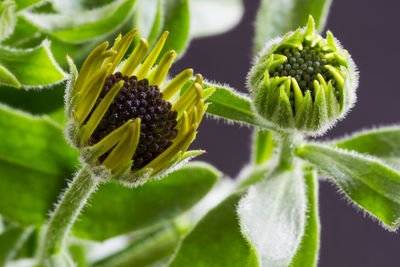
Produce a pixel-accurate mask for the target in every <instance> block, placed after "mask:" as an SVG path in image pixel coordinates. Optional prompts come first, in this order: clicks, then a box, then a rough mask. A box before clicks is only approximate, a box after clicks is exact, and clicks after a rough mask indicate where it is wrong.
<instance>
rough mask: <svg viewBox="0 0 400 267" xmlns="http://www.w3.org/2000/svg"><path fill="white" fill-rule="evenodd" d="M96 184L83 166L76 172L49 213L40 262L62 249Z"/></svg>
mask: <svg viewBox="0 0 400 267" xmlns="http://www.w3.org/2000/svg"><path fill="white" fill-rule="evenodd" d="M98 184H99V181H98V180H97V179H94V178H93V177H92V176H91V174H90V172H89V171H88V170H87V169H86V168H85V167H83V168H82V169H81V170H80V171H79V172H78V173H77V174H76V176H75V178H74V179H73V181H72V183H71V184H70V186H69V188H68V189H67V191H66V192H65V193H64V194H63V195H62V198H61V201H60V202H59V203H58V205H57V207H56V209H55V211H54V212H53V214H52V215H51V218H50V221H49V223H48V225H47V228H46V232H45V234H44V237H43V238H42V239H41V244H40V245H41V246H40V248H41V250H40V254H39V257H40V258H39V262H40V263H43V262H44V261H45V260H46V259H47V258H48V257H49V256H51V255H53V254H57V253H59V252H60V251H61V250H62V249H63V245H64V241H65V239H66V238H67V237H68V234H69V232H70V230H71V227H72V225H73V223H74V222H75V220H76V218H77V216H78V214H79V213H80V211H81V210H82V208H83V207H84V206H85V204H86V201H87V199H88V198H89V196H90V195H91V194H92V193H93V192H94V191H95V190H96V188H97V185H98Z"/></svg>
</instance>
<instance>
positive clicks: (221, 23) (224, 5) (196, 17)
mask: <svg viewBox="0 0 400 267" xmlns="http://www.w3.org/2000/svg"><path fill="white" fill-rule="evenodd" d="M243 13H244V8H243V3H242V1H241V0H192V1H191V3H190V36H192V37H194V38H201V37H205V36H210V35H215V34H220V33H224V32H226V31H229V30H230V29H232V28H233V27H235V26H236V25H237V24H238V23H239V21H240V20H241V18H242V16H243ZM221 14H223V16H221Z"/></svg>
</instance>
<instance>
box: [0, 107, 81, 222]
mask: <svg viewBox="0 0 400 267" xmlns="http://www.w3.org/2000/svg"><path fill="white" fill-rule="evenodd" d="M0 125H1V127H0V173H1V176H0V214H2V215H3V216H4V217H5V218H6V219H9V220H11V221H15V222H18V223H20V224H23V225H33V224H34V225H40V224H42V223H43V222H44V221H45V220H46V219H47V215H48V213H49V211H50V210H51V209H52V208H53V203H54V202H55V201H56V200H57V196H58V194H59V192H60V191H61V189H62V188H64V187H65V185H66V179H68V178H69V177H70V175H71V173H72V172H73V171H74V166H76V165H77V152H76V151H75V150H73V149H72V148H70V146H69V145H68V144H67V143H66V141H65V140H64V137H63V133H62V129H61V128H60V127H59V126H58V125H57V124H55V123H54V122H53V121H51V120H50V119H48V118H47V117H32V116H30V115H28V114H25V113H21V112H17V111H15V110H12V109H9V108H7V107H6V106H4V105H0Z"/></svg>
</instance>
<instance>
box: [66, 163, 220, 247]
mask: <svg viewBox="0 0 400 267" xmlns="http://www.w3.org/2000/svg"><path fill="white" fill-rule="evenodd" d="M219 176H220V174H219V172H218V171H217V170H216V169H214V168H213V167H211V166H210V165H208V164H206V163H191V164H188V165H186V166H185V167H183V168H181V169H178V170H176V171H174V172H172V173H170V174H169V175H168V176H167V177H165V178H163V179H162V180H161V181H150V182H147V183H145V184H144V185H143V186H139V187H137V188H127V187H123V186H122V185H120V184H117V183H115V182H110V183H107V184H104V185H101V186H100V188H99V190H98V191H97V192H96V193H94V195H93V196H92V198H91V200H90V201H89V202H90V205H89V206H88V207H86V208H85V209H84V210H83V214H82V216H81V217H80V219H79V220H78V221H77V223H76V224H75V225H74V227H73V233H74V234H75V235H76V236H77V237H81V238H86V239H93V240H105V239H107V238H110V237H113V236H116V235H120V234H124V233H127V232H132V231H135V230H138V229H141V228H144V227H149V226H151V225H155V224H157V223H161V222H162V220H166V219H171V218H173V217H174V216H176V215H178V214H180V213H182V212H183V211H186V210H188V209H189V208H190V207H192V206H193V205H194V204H195V203H196V202H197V201H199V200H200V199H201V198H202V197H204V196H205V195H206V194H207V192H208V191H209V190H210V189H211V188H212V187H213V185H214V184H215V182H216V181H217V179H218V178H219Z"/></svg>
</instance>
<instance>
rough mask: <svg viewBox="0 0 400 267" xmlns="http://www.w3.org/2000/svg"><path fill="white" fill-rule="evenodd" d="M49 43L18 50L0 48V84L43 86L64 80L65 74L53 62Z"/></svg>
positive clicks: (45, 42)
mask: <svg viewBox="0 0 400 267" xmlns="http://www.w3.org/2000/svg"><path fill="white" fill-rule="evenodd" d="M49 45H50V44H49V42H47V41H44V42H43V43H42V44H41V45H40V46H38V47H36V48H33V49H29V50H19V49H11V48H6V47H0V70H1V72H0V83H1V84H4V85H7V86H12V87H20V86H36V87H37V86H43V85H49V84H52V83H56V82H59V81H61V80H63V79H65V77H66V74H65V73H64V72H63V71H62V69H61V68H60V67H59V66H58V65H57V63H56V62H55V61H54V59H53V57H52V55H51V52H50V49H49Z"/></svg>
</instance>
